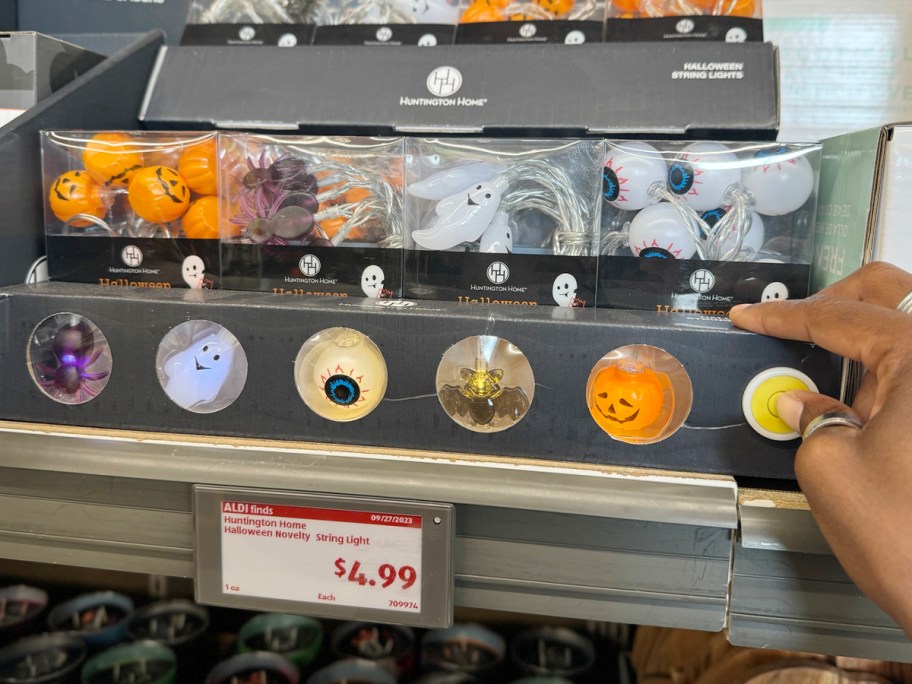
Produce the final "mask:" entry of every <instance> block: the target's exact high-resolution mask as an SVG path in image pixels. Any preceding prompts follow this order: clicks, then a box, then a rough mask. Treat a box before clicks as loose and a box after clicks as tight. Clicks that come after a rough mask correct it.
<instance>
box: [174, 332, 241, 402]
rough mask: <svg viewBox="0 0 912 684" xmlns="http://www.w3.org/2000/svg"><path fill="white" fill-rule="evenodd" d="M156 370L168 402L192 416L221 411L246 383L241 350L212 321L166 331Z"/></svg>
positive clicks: (229, 336)
mask: <svg viewBox="0 0 912 684" xmlns="http://www.w3.org/2000/svg"><path fill="white" fill-rule="evenodd" d="M156 368H157V370H158V381H159V383H160V384H161V386H162V389H163V390H164V391H165V394H167V395H168V398H169V399H170V400H171V401H173V402H174V403H175V404H177V405H178V406H180V407H181V408H183V409H186V410H188V411H191V412H193V413H215V412H216V411H221V410H222V409H224V408H225V407H227V406H229V405H230V404H232V403H233V402H234V401H235V399H237V398H238V397H239V396H240V394H241V391H242V390H243V389H244V384H245V383H246V381H247V355H246V354H245V353H244V349H243V347H241V344H240V342H238V340H237V338H236V337H235V336H234V335H232V334H231V333H230V332H229V331H228V330H226V329H225V328H223V327H222V326H220V325H219V324H217V323H213V322H212V321H204V320H196V321H186V322H184V323H181V324H180V325H178V326H176V327H175V328H172V329H171V330H170V331H168V333H167V334H166V335H165V336H164V337H163V338H162V341H161V343H159V346H158V354H157V356H156Z"/></svg>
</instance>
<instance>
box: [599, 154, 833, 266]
mask: <svg viewBox="0 0 912 684" xmlns="http://www.w3.org/2000/svg"><path fill="white" fill-rule="evenodd" d="M656 155H659V156H661V153H659V152H658V150H656V149H655V148H653V147H652V146H650V145H648V144H647V143H641V142H633V143H626V144H624V145H618V146H617V148H616V149H614V150H613V154H612V152H609V157H608V161H607V163H606V168H605V179H604V186H603V194H604V197H605V199H606V200H607V201H608V203H609V204H611V205H612V206H614V207H616V208H618V209H624V210H626V211H636V212H637V213H636V214H635V215H634V216H633V217H632V218H631V220H630V221H628V222H626V223H624V224H623V225H622V226H620V227H617V226H613V227H612V229H611V230H609V231H607V232H606V234H604V235H603V236H602V238H601V241H600V245H599V248H600V252H601V253H602V254H614V253H616V252H617V251H618V250H619V249H621V248H623V247H629V248H630V249H631V251H633V252H634V253H635V254H637V255H639V253H640V250H641V249H642V248H643V247H644V246H646V245H653V246H656V247H664V244H662V243H663V242H671V243H675V244H681V243H686V242H688V241H692V242H693V244H694V247H695V249H694V250H693V252H692V253H693V254H696V258H699V259H709V260H714V261H732V260H739V261H750V260H752V259H754V258H756V257H757V255H758V253H759V252H760V249H761V247H762V244H763V239H764V227H763V220H762V218H761V216H782V215H786V214H790V213H793V212H795V211H797V210H798V209H799V208H800V207H801V206H803V205H804V204H805V202H807V200H808V198H809V197H810V196H811V194H812V193H813V188H814V180H815V176H814V170H813V167H812V166H811V164H810V162H808V160H807V159H806V157H805V156H803V155H802V154H801V153H800V152H797V151H790V150H788V148H786V147H777V148H773V149H768V148H761V149H760V150H759V151H757V152H756V153H755V154H754V156H753V157H752V158H750V159H739V158H738V157H737V156H736V155H735V153H734V152H733V151H732V150H731V149H730V148H728V147H727V146H725V145H723V144H722V143H716V142H698V143H692V144H690V145H688V146H687V147H685V148H683V149H682V150H681V151H680V152H679V153H678V154H677V156H676V157H675V158H674V159H672V160H671V163H670V164H669V166H668V173H667V182H666V181H659V180H655V176H656V174H657V173H658V171H657V169H656V168H652V167H651V166H650V165H655V161H657V160H656V159H655V158H656ZM638 157H639V158H640V159H639V160H637V158H638ZM647 183H648V185H647ZM644 190H645V191H644ZM654 202H655V203H658V202H660V203H662V204H668V205H670V206H671V207H674V209H675V210H676V211H677V213H678V215H679V218H680V221H674V219H673V217H672V216H671V215H670V212H669V211H667V210H659V209H650V206H654V205H652V204H651V203H654ZM713 212H718V213H719V214H721V218H717V219H716V220H715V221H713V222H707V221H706V220H705V217H706V216H707V215H708V214H711V213H713ZM615 223H616V221H615ZM672 223H676V224H678V225H677V227H676V228H675V227H674V226H672V225H671V224H672ZM673 233H676V235H673ZM666 251H669V252H671V250H666ZM688 252H689V250H687V249H685V250H681V254H677V255H675V254H673V253H672V256H677V257H678V258H689V257H688V256H683V255H682V254H687V253H688Z"/></svg>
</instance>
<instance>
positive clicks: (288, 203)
mask: <svg viewBox="0 0 912 684" xmlns="http://www.w3.org/2000/svg"><path fill="white" fill-rule="evenodd" d="M246 166H247V172H246V173H245V174H244V176H243V177H239V178H237V179H236V180H237V184H236V186H237V205H236V213H235V215H234V216H232V217H231V219H229V220H230V222H231V223H232V224H234V225H236V226H240V227H241V240H242V241H243V242H247V243H252V244H258V245H306V246H313V247H336V246H338V245H339V244H340V243H341V242H343V241H344V240H345V239H346V237H347V236H348V235H349V234H350V233H352V231H353V230H355V229H356V228H359V227H363V226H366V225H377V224H379V225H381V226H384V227H385V229H386V231H385V232H387V237H386V238H384V239H383V240H381V241H380V242H379V243H378V246H382V247H397V246H399V241H400V238H401V222H402V221H401V216H402V206H401V200H400V199H399V198H398V196H397V195H396V193H395V192H394V191H393V189H392V187H391V186H390V184H389V183H388V182H386V181H385V180H384V179H382V178H380V177H376V178H375V177H373V176H372V175H371V174H369V173H365V172H364V171H362V170H360V169H358V168H355V167H353V166H349V165H347V164H343V163H340V162H336V161H330V160H318V161H316V162H315V163H312V164H311V163H309V162H308V161H306V160H304V159H300V158H297V157H294V156H291V155H288V154H284V155H281V156H279V157H278V158H277V159H275V161H273V162H271V163H270V162H269V161H268V158H267V151H265V150H264V151H263V152H261V153H260V155H259V157H253V156H248V157H247V159H246ZM315 172H319V173H321V174H323V175H322V177H321V178H320V179H319V180H318V179H317V177H316V176H315V175H314V174H315ZM320 184H322V185H323V188H324V189H322V190H321V189H320ZM355 189H360V190H364V191H366V192H365V196H364V197H363V198H362V199H360V200H359V201H358V202H345V201H341V200H343V199H344V197H345V195H346V193H348V192H349V191H350V190H355ZM321 206H323V207H324V208H323V209H322V210H320V207H321ZM333 218H342V219H344V224H343V226H342V227H341V228H340V229H339V230H338V231H337V232H336V233H335V234H334V235H333V236H332V238H330V237H329V236H328V235H327V234H326V233H325V232H324V231H323V229H322V228H321V227H320V222H321V221H325V220H327V219H333Z"/></svg>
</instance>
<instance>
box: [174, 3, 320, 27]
mask: <svg viewBox="0 0 912 684" xmlns="http://www.w3.org/2000/svg"><path fill="white" fill-rule="evenodd" d="M315 5H316V3H315V2H314V0H256V1H253V0H193V2H191V3H190V13H189V15H188V18H187V23H188V24H308V23H312V22H313V19H314V17H315Z"/></svg>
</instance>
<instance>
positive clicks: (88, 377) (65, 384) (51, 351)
mask: <svg viewBox="0 0 912 684" xmlns="http://www.w3.org/2000/svg"><path fill="white" fill-rule="evenodd" d="M33 345H34V346H35V347H36V349H34V350H31V349H30V351H29V356H30V357H32V356H33V355H34V356H37V357H38V359H37V360H35V361H33V362H32V366H31V367H32V375H33V377H34V379H35V382H36V383H37V384H38V386H39V387H40V388H41V389H42V390H43V391H44V392H45V394H47V395H48V396H49V397H51V398H52V399H55V400H57V401H59V402H61V403H64V404H84V403H85V402H87V401H90V400H92V399H94V398H95V397H96V396H98V394H99V393H100V392H101V391H102V390H103V389H104V388H105V386H106V385H107V379H108V377H109V376H110V374H111V370H110V366H111V363H110V352H109V348H108V343H107V340H106V339H105V337H104V335H103V334H102V333H101V331H99V330H98V329H97V328H96V327H95V326H94V324H92V323H91V322H90V321H88V320H87V319H84V318H82V317H79V316H73V315H63V319H61V318H60V317H51V318H49V319H47V320H45V321H44V322H43V323H42V324H40V325H39V326H38V328H36V331H35V334H34V335H33Z"/></svg>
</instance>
